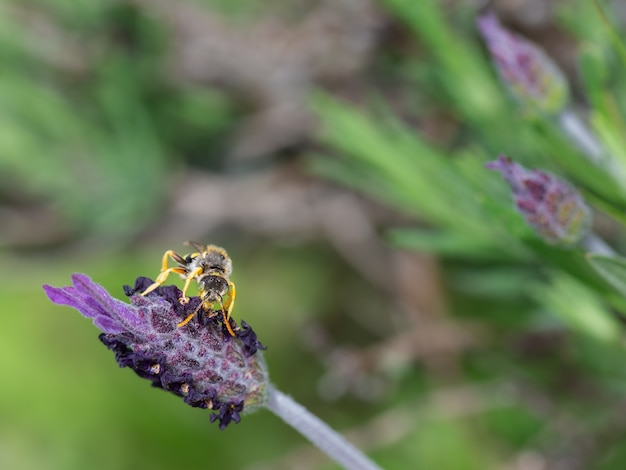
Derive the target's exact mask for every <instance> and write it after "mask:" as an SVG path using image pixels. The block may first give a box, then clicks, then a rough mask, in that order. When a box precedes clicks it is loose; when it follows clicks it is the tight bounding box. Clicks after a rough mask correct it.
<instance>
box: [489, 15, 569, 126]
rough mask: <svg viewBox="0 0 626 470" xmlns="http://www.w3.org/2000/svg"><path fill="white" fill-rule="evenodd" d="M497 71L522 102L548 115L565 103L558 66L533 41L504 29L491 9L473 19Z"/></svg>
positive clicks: (554, 112) (563, 84)
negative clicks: (475, 20) (475, 19)
mask: <svg viewBox="0 0 626 470" xmlns="http://www.w3.org/2000/svg"><path fill="white" fill-rule="evenodd" d="M477 23H478V29H479V30H480V32H481V34H482V35H483V37H484V39H485V41H486V43H487V48H488V49H489V52H490V53H491V57H492V59H493V61H494V63H495V66H496V69H497V70H498V74H499V75H500V78H501V80H502V82H503V83H504V85H505V86H506V87H507V89H508V90H509V92H510V93H511V94H512V95H513V97H514V98H515V99H516V100H517V101H518V102H519V103H520V104H523V105H527V106H529V107H531V108H533V109H537V110H539V111H541V112H544V113H548V114H556V113H558V112H560V111H561V110H562V109H563V108H564V107H565V105H566V104H567V101H568V98H569V90H568V86H567V81H566V80H565V77H564V76H563V73H562V72H561V71H560V70H559V68H558V66H557V65H556V64H555V63H554V62H553V61H552V60H551V59H550V58H549V57H548V56H547V55H546V53H545V52H544V51H542V50H541V49H540V48H539V47H537V46H536V45H535V44H533V43H531V42H530V41H528V40H526V39H524V38H523V37H521V36H519V35H517V34H514V33H512V32H510V31H508V30H506V29H505V28H504V27H502V25H501V24H500V22H499V21H498V18H497V17H496V16H495V15H494V14H493V13H491V12H489V13H487V14H485V15H483V16H481V17H479V18H478V20H477Z"/></svg>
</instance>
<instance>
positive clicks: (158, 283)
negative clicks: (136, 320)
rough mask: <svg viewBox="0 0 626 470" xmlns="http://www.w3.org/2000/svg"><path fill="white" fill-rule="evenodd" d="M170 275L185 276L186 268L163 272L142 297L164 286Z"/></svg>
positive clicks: (168, 269) (169, 269)
mask: <svg viewBox="0 0 626 470" xmlns="http://www.w3.org/2000/svg"><path fill="white" fill-rule="evenodd" d="M170 273H177V274H185V268H167V269H166V270H165V271H162V272H161V274H159V276H158V277H157V278H156V280H155V281H154V282H153V283H152V284H150V286H148V288H147V289H146V290H145V291H143V292H142V293H141V294H140V295H146V294H149V293H150V292H152V291H153V290H154V289H156V288H157V287H159V286H162V285H163V283H164V282H165V281H166V280H167V277H168V276H169V275H170Z"/></svg>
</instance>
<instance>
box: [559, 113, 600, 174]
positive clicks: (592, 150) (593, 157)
mask: <svg viewBox="0 0 626 470" xmlns="http://www.w3.org/2000/svg"><path fill="white" fill-rule="evenodd" d="M558 121H559V125H560V126H561V129H562V130H563V133H565V135H567V136H568V137H569V139H570V140H571V141H572V143H574V145H576V147H578V148H579V149H580V150H581V151H582V152H583V153H584V154H585V155H586V156H587V158H589V160H590V161H591V162H593V163H595V164H600V163H601V161H602V159H603V156H604V149H603V148H602V145H600V143H599V142H598V140H597V139H596V138H595V136H594V135H593V134H592V133H591V131H590V130H589V129H588V128H587V126H585V124H583V122H582V121H581V120H580V119H579V118H578V116H577V115H576V114H575V113H574V112H573V111H572V110H571V109H568V108H566V109H565V110H563V112H561V114H560V115H559V116H558Z"/></svg>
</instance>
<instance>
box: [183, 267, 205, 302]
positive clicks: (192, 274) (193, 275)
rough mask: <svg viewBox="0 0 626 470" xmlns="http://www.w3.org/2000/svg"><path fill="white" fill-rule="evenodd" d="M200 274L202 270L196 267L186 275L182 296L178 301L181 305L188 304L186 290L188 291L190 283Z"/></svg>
mask: <svg viewBox="0 0 626 470" xmlns="http://www.w3.org/2000/svg"><path fill="white" fill-rule="evenodd" d="M200 274H202V268H201V267H197V268H196V269H194V270H193V271H191V272H190V273H189V274H188V275H187V279H186V280H185V286H184V287H183V296H182V297H181V298H180V299H179V300H180V303H181V304H186V303H187V302H189V297H187V289H189V285H190V284H191V281H193V280H194V279H195V278H196V277H198V276H199V275H200Z"/></svg>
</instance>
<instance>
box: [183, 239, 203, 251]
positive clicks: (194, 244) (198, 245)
mask: <svg viewBox="0 0 626 470" xmlns="http://www.w3.org/2000/svg"><path fill="white" fill-rule="evenodd" d="M183 245H185V246H190V247H192V248H195V249H196V250H198V251H199V252H200V253H202V252H204V251H206V250H207V247H206V245H203V244H202V243H198V242H191V241H186V242H185V243H183Z"/></svg>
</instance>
